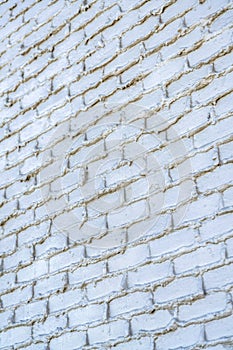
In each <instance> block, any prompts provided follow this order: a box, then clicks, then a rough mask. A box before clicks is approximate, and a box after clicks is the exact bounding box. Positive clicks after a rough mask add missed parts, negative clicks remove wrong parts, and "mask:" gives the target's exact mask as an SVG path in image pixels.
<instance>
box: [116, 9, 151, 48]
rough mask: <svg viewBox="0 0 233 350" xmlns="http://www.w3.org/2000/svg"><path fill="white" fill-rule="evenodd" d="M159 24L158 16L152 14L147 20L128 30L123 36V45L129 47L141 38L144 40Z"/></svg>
mask: <svg viewBox="0 0 233 350" xmlns="http://www.w3.org/2000/svg"><path fill="white" fill-rule="evenodd" d="M156 24H157V21H156V18H155V17H154V16H150V17H149V18H148V19H147V20H146V21H145V22H143V23H142V24H141V23H140V24H139V25H136V26H135V27H134V28H132V29H131V30H129V31H127V32H126V33H125V34H124V35H123V36H122V45H123V47H127V46H130V45H132V44H133V43H134V42H137V41H139V40H143V38H144V37H145V36H147V35H148V33H150V32H151V31H152V30H153V29H154V27H155V25H156Z"/></svg>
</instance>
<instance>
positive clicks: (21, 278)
mask: <svg viewBox="0 0 233 350" xmlns="http://www.w3.org/2000/svg"><path fill="white" fill-rule="evenodd" d="M47 273H48V262H47V261H46V260H36V261H34V262H33V263H32V264H31V265H29V266H27V267H25V268H23V269H21V270H19V272H18V273H17V281H18V282H19V283H20V282H26V281H27V282H28V281H33V280H36V279H37V278H39V277H41V276H43V275H45V274H47Z"/></svg>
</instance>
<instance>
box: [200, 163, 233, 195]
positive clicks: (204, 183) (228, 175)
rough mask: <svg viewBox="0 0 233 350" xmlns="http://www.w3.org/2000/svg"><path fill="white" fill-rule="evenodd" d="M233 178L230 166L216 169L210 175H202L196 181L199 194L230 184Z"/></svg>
mask: <svg viewBox="0 0 233 350" xmlns="http://www.w3.org/2000/svg"><path fill="white" fill-rule="evenodd" d="M232 177H233V167H232V165H231V164H226V165H223V166H220V167H217V168H216V169H215V170H213V171H212V172H211V173H207V174H204V175H203V176H201V177H200V178H198V179H197V186H198V189H199V191H200V192H205V191H207V190H209V189H213V188H218V187H220V186H223V185H226V184H230V183H231V181H232Z"/></svg>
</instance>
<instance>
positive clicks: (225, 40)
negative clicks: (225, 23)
mask: <svg viewBox="0 0 233 350" xmlns="http://www.w3.org/2000/svg"><path fill="white" fill-rule="evenodd" d="M230 41H231V32H230V31H229V30H226V31H224V32H222V33H221V34H220V35H218V36H216V37H215V38H213V39H210V40H209V41H207V42H205V43H204V44H203V45H202V46H201V47H200V48H198V49H197V50H195V51H192V52H191V53H190V54H189V55H188V59H189V62H190V64H191V66H195V65H196V64H199V63H200V62H205V61H207V60H208V59H210V58H211V56H213V55H214V54H216V53H217V52H218V51H221V49H222V48H223V47H226V46H228V45H229V44H230Z"/></svg>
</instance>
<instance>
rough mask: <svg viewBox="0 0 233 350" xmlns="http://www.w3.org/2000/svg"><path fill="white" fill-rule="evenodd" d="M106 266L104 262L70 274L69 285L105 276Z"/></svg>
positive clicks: (83, 267) (80, 268) (84, 267)
mask: <svg viewBox="0 0 233 350" xmlns="http://www.w3.org/2000/svg"><path fill="white" fill-rule="evenodd" d="M103 270H104V264H103V262H102V261H101V262H99V263H95V264H91V265H87V266H82V267H79V268H78V269H76V270H74V271H73V272H69V283H70V284H76V283H83V282H86V281H88V280H90V279H93V278H96V277H99V276H101V275H102V274H103Z"/></svg>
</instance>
